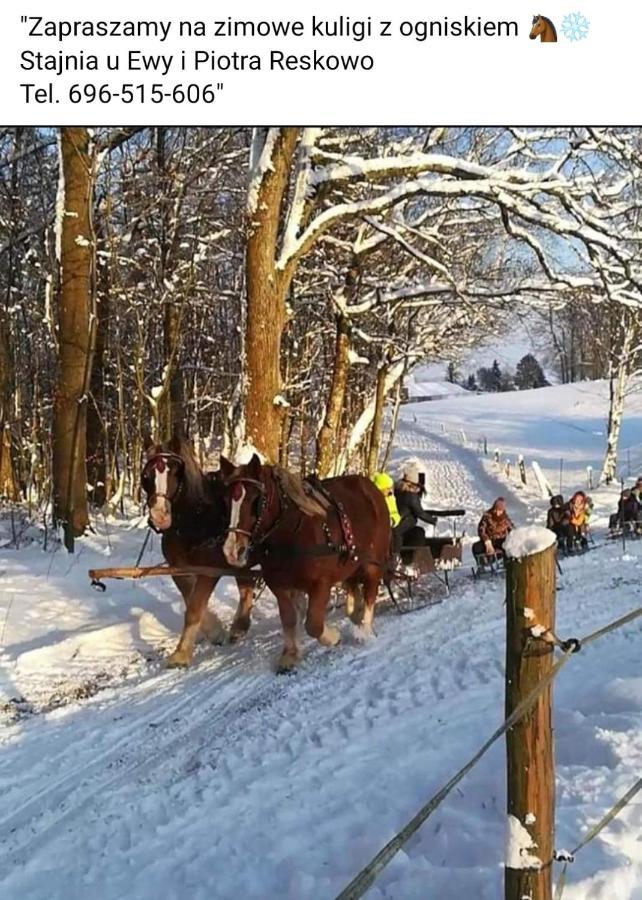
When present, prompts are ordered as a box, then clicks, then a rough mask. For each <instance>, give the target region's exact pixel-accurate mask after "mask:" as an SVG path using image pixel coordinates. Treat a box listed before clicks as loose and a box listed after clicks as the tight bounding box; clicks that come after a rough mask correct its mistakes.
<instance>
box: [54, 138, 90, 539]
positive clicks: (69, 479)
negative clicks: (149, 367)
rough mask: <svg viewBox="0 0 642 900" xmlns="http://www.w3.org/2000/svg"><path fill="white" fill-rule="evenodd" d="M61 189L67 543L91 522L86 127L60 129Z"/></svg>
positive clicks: (62, 462) (61, 492) (58, 426)
mask: <svg viewBox="0 0 642 900" xmlns="http://www.w3.org/2000/svg"><path fill="white" fill-rule="evenodd" d="M60 155H61V179H62V184H61V188H62V190H61V194H60V197H59V204H61V208H59V209H58V228H59V229H60V232H61V233H60V238H59V242H60V245H59V250H60V256H59V262H60V291H59V297H58V328H59V345H60V349H59V364H58V377H57V383H56V393H55V400H54V423H53V495H54V520H55V521H56V522H59V523H61V524H62V525H63V527H64V531H65V545H66V546H67V548H68V549H69V550H70V551H72V550H73V539H74V537H78V536H80V535H81V534H83V532H84V531H85V528H86V527H87V525H88V524H89V515H88V509H87V489H86V485H87V466H86V462H85V457H86V428H87V397H88V391H89V382H90V378H91V366H92V355H93V345H94V338H95V311H94V309H93V305H94V300H95V298H94V284H93V276H94V249H95V248H94V234H93V228H92V221H91V208H92V197H93V182H94V171H93V170H94V161H93V155H92V151H91V150H90V136H89V131H88V130H87V129H86V128H61V129H60Z"/></svg>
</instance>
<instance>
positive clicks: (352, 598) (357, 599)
mask: <svg viewBox="0 0 642 900" xmlns="http://www.w3.org/2000/svg"><path fill="white" fill-rule="evenodd" d="M344 588H345V592H346V606H345V609H346V616H347V617H348V618H349V619H350V620H351V621H352V622H354V624H355V625H358V624H359V623H360V622H361V619H362V618H363V593H362V590H361V585H360V584H354V583H350V582H346V584H345V585H344Z"/></svg>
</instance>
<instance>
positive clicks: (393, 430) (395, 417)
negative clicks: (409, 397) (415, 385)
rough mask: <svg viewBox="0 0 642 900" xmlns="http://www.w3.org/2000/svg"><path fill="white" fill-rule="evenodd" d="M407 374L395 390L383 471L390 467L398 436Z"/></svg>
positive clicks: (382, 462) (382, 466)
mask: <svg viewBox="0 0 642 900" xmlns="http://www.w3.org/2000/svg"><path fill="white" fill-rule="evenodd" d="M405 374H406V373H405V372H404V374H403V375H402V376H401V378H400V379H399V381H398V382H397V387H396V388H395V402H394V406H393V409H392V421H391V422H390V431H389V432H388V440H387V442H386V449H385V452H384V454H383V459H382V460H381V469H382V471H385V470H386V468H387V467H388V463H389V462H390V455H391V453H392V446H393V444H394V442H395V435H396V434H397V425H398V424H399V413H400V411H401V401H402V399H403V390H402V389H403V383H404V378H405Z"/></svg>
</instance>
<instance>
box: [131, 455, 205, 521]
mask: <svg viewBox="0 0 642 900" xmlns="http://www.w3.org/2000/svg"><path fill="white" fill-rule="evenodd" d="M141 485H142V488H143V490H144V492H145V495H146V498H147V506H148V508H149V522H150V526H151V527H152V528H154V529H155V530H156V531H159V532H162V531H167V530H168V529H170V528H171V527H172V524H175V519H176V507H177V505H178V504H180V503H182V502H187V503H190V504H193V505H198V504H199V503H201V502H203V501H204V494H203V477H202V473H201V471H200V469H199V467H198V463H197V462H196V459H195V457H194V453H193V451H192V448H191V447H190V445H189V443H188V442H187V441H185V440H182V439H181V438H179V437H173V438H172V439H171V440H170V441H169V442H168V443H167V444H155V443H153V442H152V441H151V440H150V441H148V442H147V444H146V447H145V463H144V465H143V471H142V474H141Z"/></svg>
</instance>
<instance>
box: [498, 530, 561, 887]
mask: <svg viewBox="0 0 642 900" xmlns="http://www.w3.org/2000/svg"><path fill="white" fill-rule="evenodd" d="M504 551H505V554H506V716H509V715H510V714H511V713H512V712H513V710H514V709H515V707H517V706H518V705H519V703H520V702H521V701H522V700H524V698H525V697H526V696H528V694H530V693H531V691H532V690H533V689H534V688H535V687H536V686H537V685H538V684H539V682H540V681H541V680H542V679H543V678H544V677H545V676H546V675H547V674H548V673H549V672H550V670H551V668H552V666H553V662H554V660H553V651H554V646H553V644H552V643H548V642H547V641H545V640H538V637H539V636H541V635H542V634H543V633H545V632H546V631H548V630H550V631H552V632H554V631H555V577H556V562H555V560H556V546H555V535H554V534H553V533H552V532H551V531H549V530H548V529H546V528H541V527H540V526H531V527H527V528H516V529H515V530H514V531H512V532H511V533H510V535H509V536H508V538H507V539H506V543H505V545H504ZM551 699H552V688H551V686H550V685H549V686H548V687H547V688H546V689H545V690H543V691H542V693H541V694H540V696H539V698H538V699H537V701H536V704H535V706H534V707H533V708H532V710H531V711H530V712H529V714H528V715H527V716H524V717H523V718H522V719H521V720H520V721H519V722H518V723H517V724H516V725H514V726H513V727H512V728H509V730H508V731H507V732H506V784H507V816H508V821H507V839H506V859H505V870H504V897H505V900H523V898H524V897H528V898H529V900H551V897H552V868H553V866H552V860H553V830H554V822H555V765H554V756H553V732H552V721H551V718H552V717H551Z"/></svg>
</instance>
